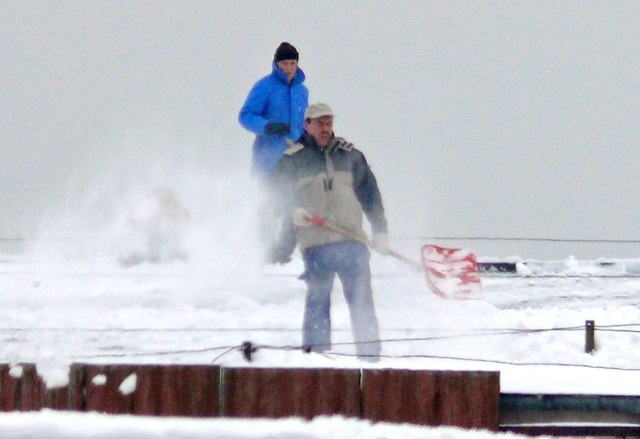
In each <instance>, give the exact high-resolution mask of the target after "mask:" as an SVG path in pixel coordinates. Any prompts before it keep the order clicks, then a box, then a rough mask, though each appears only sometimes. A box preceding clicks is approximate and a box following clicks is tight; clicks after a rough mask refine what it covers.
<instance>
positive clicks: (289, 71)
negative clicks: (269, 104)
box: [276, 59, 298, 82]
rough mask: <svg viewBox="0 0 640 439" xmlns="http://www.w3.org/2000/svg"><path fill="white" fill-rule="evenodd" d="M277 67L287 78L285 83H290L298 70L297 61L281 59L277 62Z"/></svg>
mask: <svg viewBox="0 0 640 439" xmlns="http://www.w3.org/2000/svg"><path fill="white" fill-rule="evenodd" d="M276 64H277V66H278V68H279V69H280V70H282V72H283V73H284V74H285V75H286V76H287V81H289V82H291V80H292V79H293V77H294V76H296V70H297V69H298V61H296V60H295V59H283V60H282V61H278V62H277V63H276Z"/></svg>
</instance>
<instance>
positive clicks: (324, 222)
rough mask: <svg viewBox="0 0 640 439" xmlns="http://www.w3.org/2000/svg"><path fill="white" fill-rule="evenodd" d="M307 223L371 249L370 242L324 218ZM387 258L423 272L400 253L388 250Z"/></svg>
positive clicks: (315, 217) (420, 265) (311, 218)
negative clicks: (392, 258)
mask: <svg viewBox="0 0 640 439" xmlns="http://www.w3.org/2000/svg"><path fill="white" fill-rule="evenodd" d="M309 222H310V223H311V224H315V225H316V226H320V227H326V228H327V229H329V230H333V231H334V232H338V233H340V234H341V235H343V236H345V237H347V238H349V239H353V240H354V241H358V242H361V243H363V244H364V245H366V246H367V247H373V246H372V243H371V241H369V240H368V239H367V238H362V237H361V236H358V235H356V234H355V233H353V232H351V231H349V230H347V229H344V228H342V227H340V226H336V225H335V224H331V223H330V222H328V221H327V220H326V219H325V218H322V217H319V216H313V215H312V216H310V217H309ZM387 254H388V255H389V256H392V257H394V258H396V259H398V260H400V261H402V262H405V263H407V264H409V265H411V266H412V267H413V268H415V269H416V270H418V271H424V267H423V266H422V264H421V263H419V262H416V261H414V260H412V259H409V258H407V257H406V256H403V255H401V254H400V253H396V252H394V251H393V250H389V252H388V253H387Z"/></svg>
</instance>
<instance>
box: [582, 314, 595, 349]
mask: <svg viewBox="0 0 640 439" xmlns="http://www.w3.org/2000/svg"><path fill="white" fill-rule="evenodd" d="M584 329H585V341H584V351H585V352H586V353H587V354H592V353H593V351H594V350H595V348H596V324H595V321H594V320H587V321H585V324H584Z"/></svg>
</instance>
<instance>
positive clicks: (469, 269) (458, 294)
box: [309, 216, 482, 299]
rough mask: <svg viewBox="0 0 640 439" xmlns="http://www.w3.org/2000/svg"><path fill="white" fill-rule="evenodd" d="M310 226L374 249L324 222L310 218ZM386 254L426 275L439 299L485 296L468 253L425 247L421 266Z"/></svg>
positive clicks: (395, 255)
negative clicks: (324, 228) (319, 227)
mask: <svg viewBox="0 0 640 439" xmlns="http://www.w3.org/2000/svg"><path fill="white" fill-rule="evenodd" d="M309 222H311V223H312V224H315V225H317V226H321V227H326V228H327V229H330V230H333V231H334V232H337V233H340V234H341V235H343V236H345V237H347V238H349V239H353V240H354V241H359V242H361V243H363V244H364V245H366V246H367V247H372V243H371V241H370V240H368V239H366V238H362V237H360V236H358V235H356V234H354V233H353V232H351V231H349V230H347V229H344V228H342V227H340V226H336V225H335V224H332V223H330V222H328V221H327V220H326V219H324V218H321V217H318V216H310V217H309ZM387 254H388V255H389V256H392V257H394V258H396V259H398V260H400V261H402V262H405V263H406V264H409V265H411V266H412V267H413V268H415V269H417V270H418V271H422V272H424V273H425V276H426V278H427V285H428V286H429V288H430V289H431V291H432V292H433V293H434V294H436V295H437V296H440V297H443V298H447V299H450V298H455V299H472V298H473V299H476V298H478V297H479V296H480V295H481V294H482V287H481V285H480V274H479V271H478V263H477V262H476V257H475V255H474V254H473V253H471V252H470V251H469V250H465V249H448V248H444V247H438V246H435V245H425V246H423V247H422V251H421V255H422V263H420V262H416V261H414V260H412V259H410V258H407V257H406V256H403V255H401V254H399V253H396V252H394V251H392V250H389V253H387Z"/></svg>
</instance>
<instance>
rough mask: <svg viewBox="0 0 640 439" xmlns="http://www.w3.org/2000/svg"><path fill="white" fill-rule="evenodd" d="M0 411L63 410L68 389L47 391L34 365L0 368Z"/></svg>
mask: <svg viewBox="0 0 640 439" xmlns="http://www.w3.org/2000/svg"><path fill="white" fill-rule="evenodd" d="M0 398H1V400H0V411H14V410H18V411H32V410H40V409H42V408H45V407H46V408H51V409H60V410H64V409H66V408H67V406H68V388H67V387H66V386H65V387H59V388H53V389H48V388H47V387H46V385H45V383H44V381H43V380H42V378H41V377H40V376H39V375H38V372H37V369H36V366H35V364H20V365H17V366H13V367H11V366H9V365H2V366H0Z"/></svg>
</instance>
